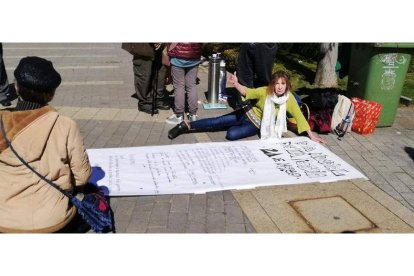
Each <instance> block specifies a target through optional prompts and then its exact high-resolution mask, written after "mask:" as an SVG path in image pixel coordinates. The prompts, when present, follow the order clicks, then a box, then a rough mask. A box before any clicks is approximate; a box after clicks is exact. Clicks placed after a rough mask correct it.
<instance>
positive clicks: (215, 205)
mask: <svg viewBox="0 0 414 276" xmlns="http://www.w3.org/2000/svg"><path fill="white" fill-rule="evenodd" d="M217 212H224V201H223V192H222V191H219V192H211V193H207V213H217Z"/></svg>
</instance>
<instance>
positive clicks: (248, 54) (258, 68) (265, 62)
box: [236, 43, 277, 106]
mask: <svg viewBox="0 0 414 276" xmlns="http://www.w3.org/2000/svg"><path fill="white" fill-rule="evenodd" d="M276 52H277V43H242V44H241V45H240V49H239V57H238V60H237V69H236V71H237V76H238V81H239V83H240V84H241V85H243V86H246V87H247V88H257V87H262V86H266V85H268V84H269V83H270V81H271V77H272V69H273V63H274V59H275V56H276ZM236 104H237V105H238V106H243V105H245V104H246V102H244V101H243V100H242V99H241V97H240V94H237V103H236Z"/></svg>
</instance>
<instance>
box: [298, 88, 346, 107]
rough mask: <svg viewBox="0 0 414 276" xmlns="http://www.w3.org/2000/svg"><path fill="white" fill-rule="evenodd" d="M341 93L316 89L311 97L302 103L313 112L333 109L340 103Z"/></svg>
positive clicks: (311, 93)
mask: <svg viewBox="0 0 414 276" xmlns="http://www.w3.org/2000/svg"><path fill="white" fill-rule="evenodd" d="M338 95H339V93H338V92H337V91H335V90H333V89H322V88H320V89H314V90H312V91H311V92H310V93H309V96H308V97H306V98H304V99H303V100H302V101H303V102H305V103H306V104H307V105H308V106H309V108H310V109H311V110H320V109H333V108H335V105H336V103H337V102H338Z"/></svg>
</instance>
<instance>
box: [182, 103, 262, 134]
mask: <svg viewBox="0 0 414 276" xmlns="http://www.w3.org/2000/svg"><path fill="white" fill-rule="evenodd" d="M190 127H191V129H195V130H205V131H218V130H223V129H227V135H226V139H227V140H230V141H234V140H238V139H242V138H246V137H250V136H253V135H256V134H258V133H259V129H258V128H257V127H256V126H255V125H254V124H253V123H252V122H251V121H250V120H249V118H247V116H246V113H245V111H244V110H243V109H238V110H235V111H233V112H231V113H229V114H225V115H222V116H220V117H215V118H206V119H200V120H197V121H194V122H191V123H190Z"/></svg>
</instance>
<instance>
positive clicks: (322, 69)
mask: <svg viewBox="0 0 414 276" xmlns="http://www.w3.org/2000/svg"><path fill="white" fill-rule="evenodd" d="M319 53H320V57H321V59H320V60H319V62H318V66H317V68H316V75H315V81H314V84H315V85H317V86H319V87H336V86H338V79H337V76H336V72H335V65H336V61H337V60H338V43H321V45H320V52H319Z"/></svg>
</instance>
